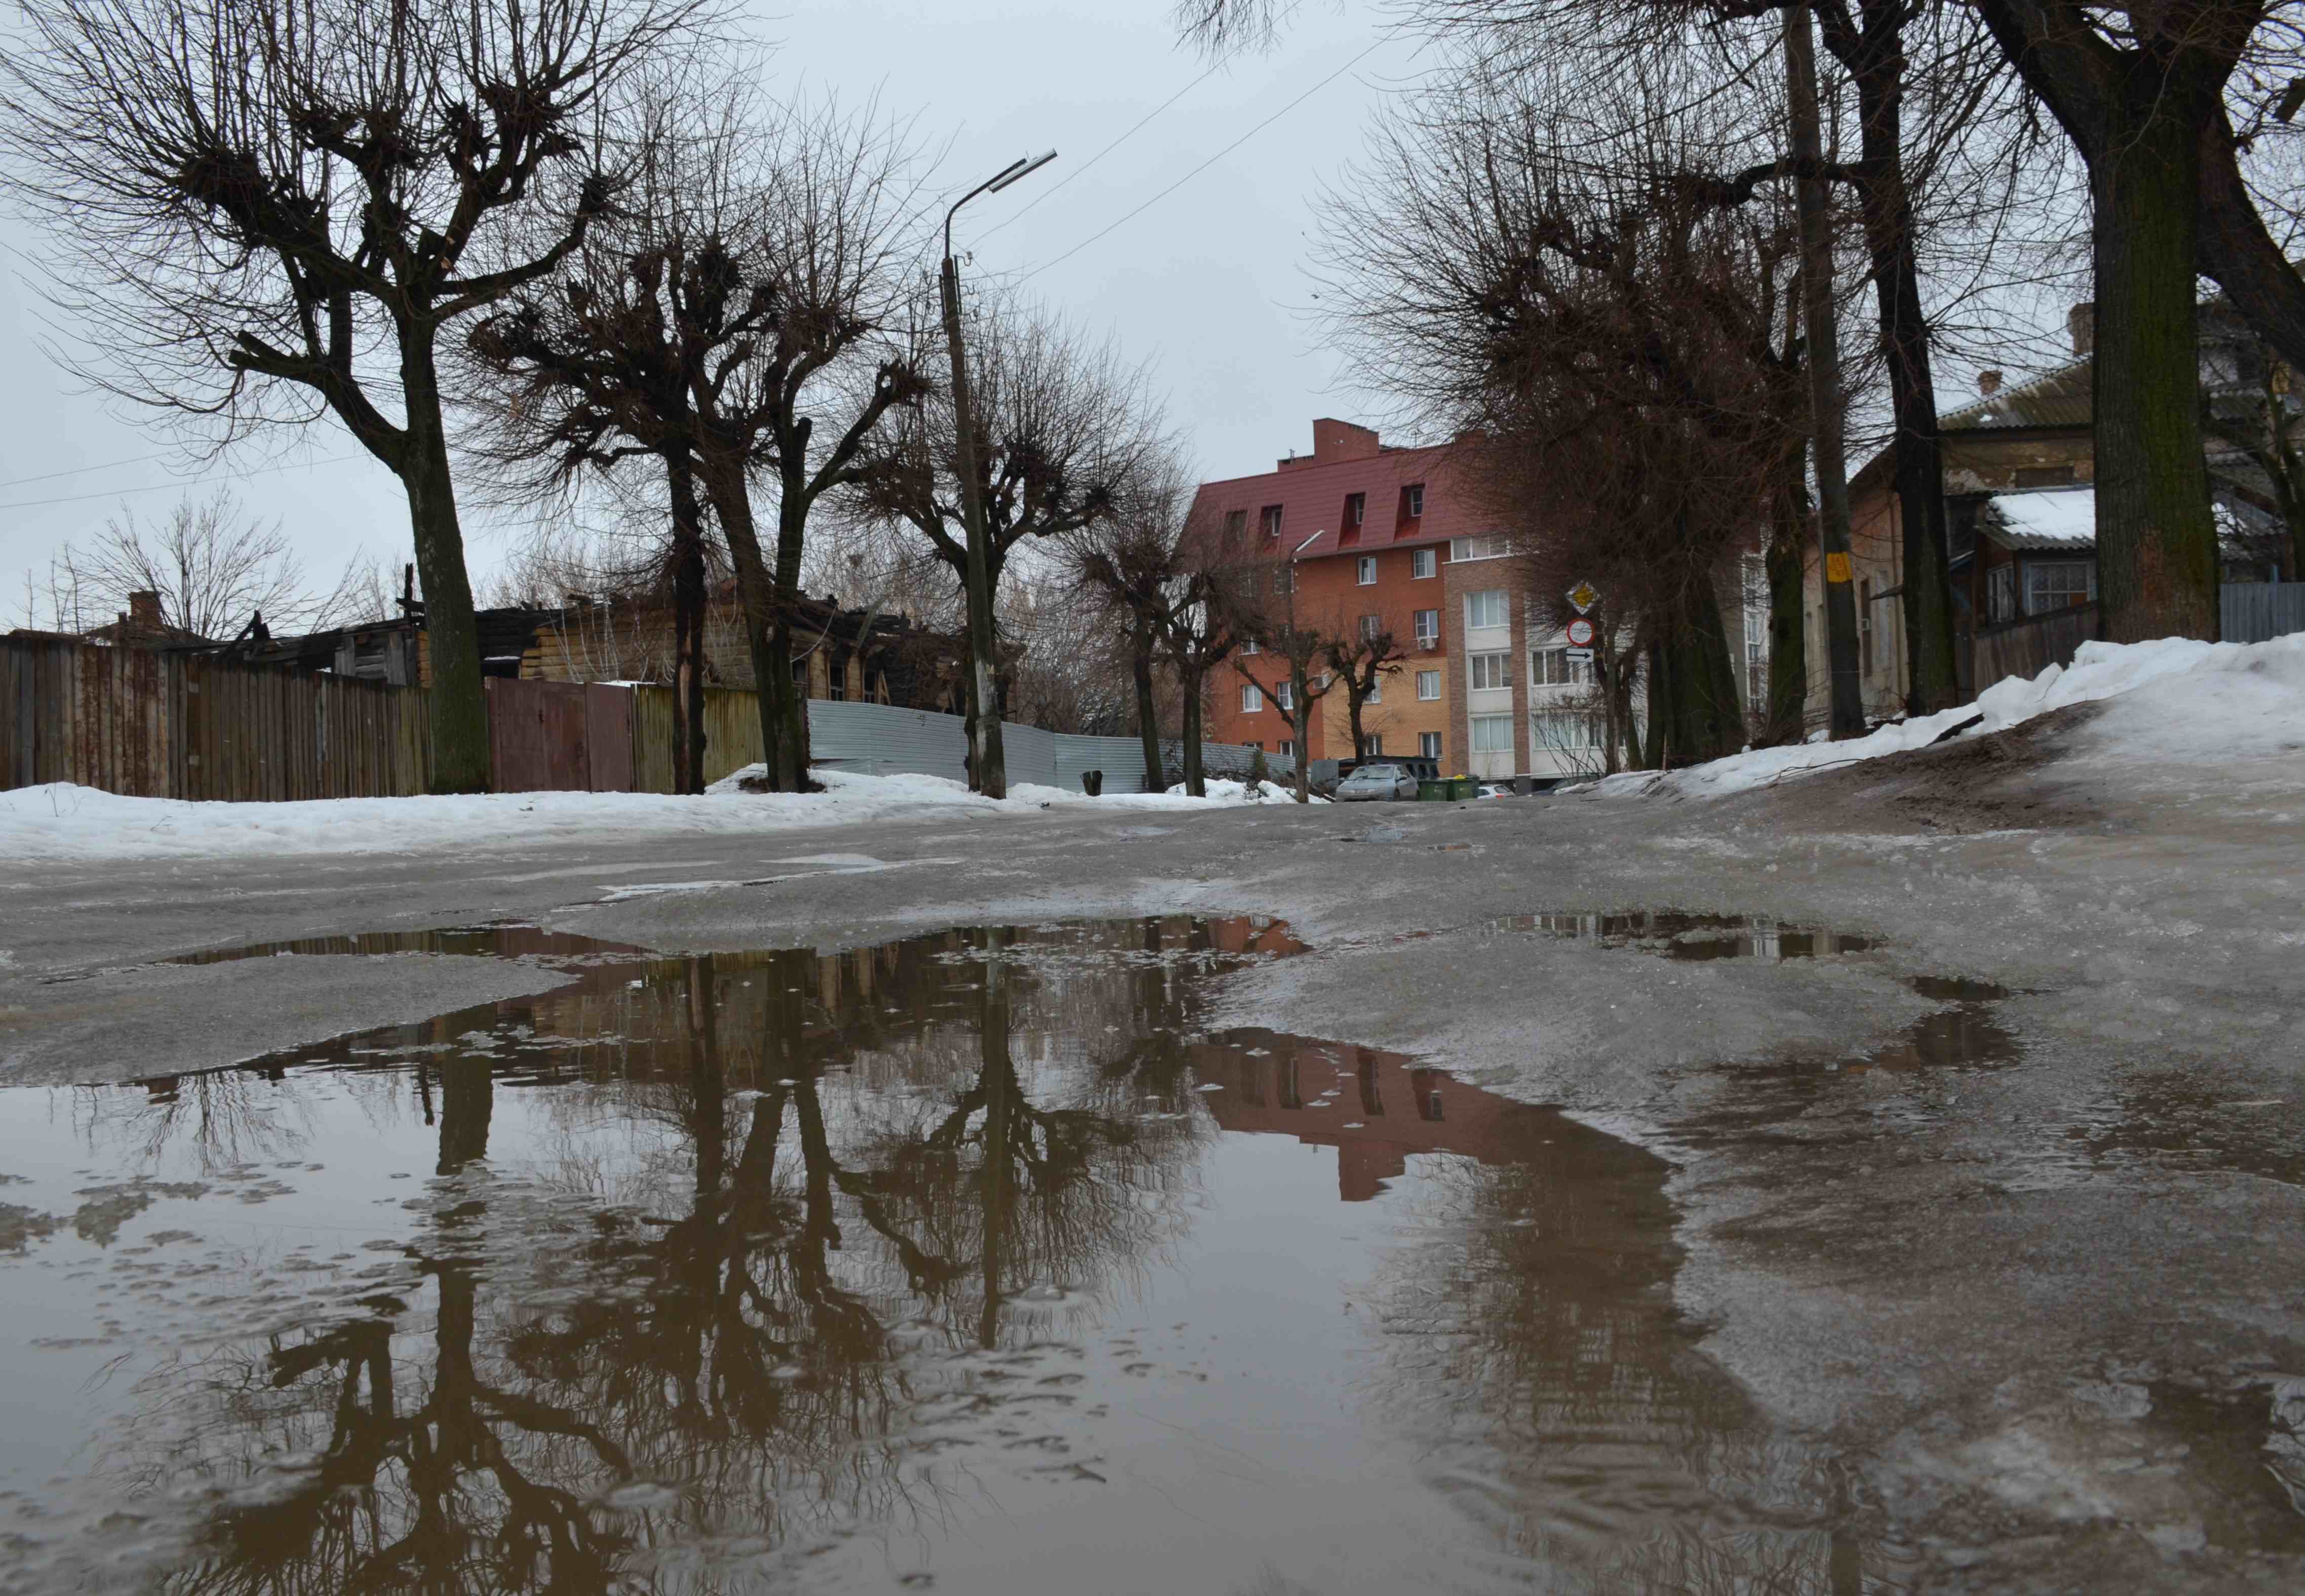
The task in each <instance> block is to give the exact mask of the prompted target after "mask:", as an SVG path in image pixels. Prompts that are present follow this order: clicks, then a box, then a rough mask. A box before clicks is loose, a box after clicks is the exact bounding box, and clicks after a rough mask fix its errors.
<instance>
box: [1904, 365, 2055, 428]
mask: <svg viewBox="0 0 2305 1596" xmlns="http://www.w3.org/2000/svg"><path fill="white" fill-rule="evenodd" d="M2088 424H2089V362H2088V361H2073V362H2072V364H2071V365H2069V366H2060V367H2058V368H2057V369H2055V370H2054V371H2048V372H2044V373H2043V374H2042V375H2041V376H2039V377H2036V378H2031V379H2030V380H2029V381H2026V382H2020V383H2012V384H2010V385H2009V386H2007V387H2004V388H2003V389H2001V390H2000V391H1999V392H1998V393H1995V394H1992V395H1988V396H1986V397H1985V398H1983V399H1979V400H1978V401H1977V402H1976V403H1973V404H1964V405H1962V406H1961V408H1960V409H1959V410H1949V411H1947V412H1944V414H1943V415H1941V416H1939V417H1938V418H1937V429H1938V430H1939V431H1942V432H1997V431H2006V430H2011V429H2023V428H2029V427H2087V426H2088Z"/></svg>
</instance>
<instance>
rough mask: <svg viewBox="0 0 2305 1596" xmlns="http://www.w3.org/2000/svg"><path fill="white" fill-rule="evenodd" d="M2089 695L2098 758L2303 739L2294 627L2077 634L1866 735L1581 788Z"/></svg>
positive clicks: (2003, 717) (2304, 690) (1819, 761)
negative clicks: (2095, 708) (2247, 632)
mask: <svg viewBox="0 0 2305 1596" xmlns="http://www.w3.org/2000/svg"><path fill="white" fill-rule="evenodd" d="M2098 699H2116V700H2120V701H2119V702H2117V703H2115V704H2114V705H2113V706H2111V707H2110V708H2109V709H2107V711H2106V713H2105V718H2104V719H2103V720H2101V721H2099V722H2098V723H2097V725H2096V726H2094V727H2092V728H2091V733H2092V735H2091V737H2090V739H2089V753H2090V755H2091V757H2093V758H2095V759H2097V760H2137V761H2148V762H2155V763H2161V762H2180V761H2195V760H2203V759H2210V760H2249V759H2262V758H2266V757H2267V756H2269V755H2272V754H2276V753H2286V752H2294V751H2298V750H2299V747H2300V745H2301V744H2305V633H2298V634H2295V635H2292V636H2289V637H2278V638H2275V639H2274V640H2273V641H2271V642H2264V643H2205V642H2199V641H2195V640H2193V639H2191V638H2182V637H2165V638H2160V639H2157V640H2156V641H2152V642H2143V643H2103V642H2089V643H2083V644H2082V645H2081V646H2080V653H2079V654H2077V655H2076V656H2075V657H2074V659H2073V663H2072V664H2071V666H2069V667H2060V666H2054V665H2053V666H2050V667H2049V668H2048V669H2046V670H2045V671H2043V672H2042V673H2041V674H2040V675H2037V676H2036V677H2034V678H2033V679H2032V680H2030V681H2027V680H2026V679H2024V678H2023V677H2021V676H2011V677H2009V678H2008V679H2006V680H2004V681H2002V682H1998V683H1995V684H1994V685H1993V686H1991V687H1988V688H1986V690H1985V692H1982V693H1980V694H1978V699H1977V701H1976V702H1975V703H1973V704H1963V705H1961V706H1960V707H1959V708H1957V709H1947V710H1944V711H1943V712H1942V713H1940V714H1936V715H1929V716H1924V717H1921V718H1920V719H1918V720H1908V721H1906V722H1904V723H1903V724H1902V725H1901V726H1884V727H1882V728H1881V729H1880V730H1879V731H1877V732H1875V733H1874V734H1871V735H1870V736H1867V737H1858V738H1852V739H1850V741H1848V742H1846V743H1800V744H1798V745H1796V746H1794V747H1790V748H1764V749H1756V750H1755V751H1752V752H1750V753H1741V754H1736V755H1733V756H1731V758H1728V759H1725V760H1714V761H1713V762H1712V763H1711V764H1707V765H1698V766H1695V767H1693V768H1690V769H1687V770H1681V771H1677V772H1675V773H1674V774H1673V775H1671V776H1670V777H1656V776H1653V775H1647V774H1643V773H1640V772H1634V773H1632V774H1629V775H1626V776H1612V777H1609V778H1608V779H1607V780H1605V781H1603V782H1600V783H1598V784H1597V785H1595V787H1594V788H1592V789H1590V790H1591V791H1592V792H1594V793H1595V794H1598V795H1601V796H1605V797H1637V796H1641V795H1644V794H1669V795H1675V796H1685V797H1720V796H1723V795H1725V794H1731V793H1742V792H1746V791H1748V790H1749V789H1751V788H1753V787H1757V786H1763V785H1766V784H1768V783H1770V782H1773V781H1776V780H1778V779H1780V778H1782V777H1793V776H1799V775H1802V774H1805V773H1807V772H1808V771H1812V770H1816V769H1821V768H1825V767H1828V766H1841V765H1846V764H1849V763H1851V762H1852V761H1855V760H1870V759H1877V758H1879V757H1880V756H1881V755H1883V754H1888V753H1901V752H1903V751H1906V750H1908V749H1914V748H1926V747H1927V746H1928V745H1929V744H1930V743H1934V742H1935V741H1936V740H1937V738H1938V737H1939V736H1940V735H1942V734H1944V733H1945V732H1948V731H1951V730H1952V728H1953V727H1954V726H1959V725H1960V724H1961V722H1963V721H1965V720H1968V719H1969V718H1970V717H1973V716H1978V715H1982V716H1983V717H1985V718H1984V720H1983V722H1982V723H1981V724H1979V725H1978V726H1974V727H1971V728H1970V729H1969V731H1966V732H1964V733H1962V734H1961V735H1962V736H1964V737H1974V736H1982V735H1984V734H1986V733H1990V732H1998V731H2004V730H2006V729H2007V728H2009V727H2011V726H2016V725H2018V724H2019V723H2020V722H2022V721H2027V720H2030V719H2032V718H2033V717H2035V716H2037V715H2046V714H2047V713H2048V712H2049V711H2050V710H2052V709H2063V708H2065V707H2066V706H2067V705H2069V704H2080V703H2088V702H2090V701H2092V700H2098Z"/></svg>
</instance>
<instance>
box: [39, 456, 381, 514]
mask: <svg viewBox="0 0 2305 1596" xmlns="http://www.w3.org/2000/svg"><path fill="white" fill-rule="evenodd" d="M358 459H361V456H360V455H358V454H330V455H327V456H325V457H323V458H321V459H319V460H291V461H287V462H285V463H282V464H279V465H259V466H258V467H257V468H255V469H254V470H253V471H232V472H229V473H227V474H225V475H224V476H221V477H191V478H188V479H184V480H178V481H174V482H153V483H149V484H147V485H146V486H144V487H142V488H109V489H106V491H104V492H102V493H73V494H66V495H64V497H60V498H44V499H19V500H17V501H16V502H14V503H13V504H6V505H0V510H37V509H40V508H42V507H43V506H45V505H80V504H86V503H87V502H88V501H89V500H90V499H108V498H126V497H129V496H130V495H132V494H138V493H162V492H166V490H168V489H170V488H198V487H200V485H201V484H202V483H204V482H245V481H246V480H248V479H249V478H251V477H266V476H270V475H272V474H273V473H274V472H276V471H306V470H309V469H310V468H311V467H313V466H316V465H341V464H342V463H344V462H345V461H347V460H358ZM89 469H90V470H94V469H96V468H94V467H92V466H91V467H90V468H89ZM27 480H30V481H37V480H38V478H28V479H27Z"/></svg>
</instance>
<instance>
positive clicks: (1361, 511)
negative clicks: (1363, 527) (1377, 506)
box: [1345, 493, 1368, 526]
mask: <svg viewBox="0 0 2305 1596" xmlns="http://www.w3.org/2000/svg"><path fill="white" fill-rule="evenodd" d="M1366 519H1368V495H1367V494H1365V493H1348V494H1347V495H1346V496H1345V524H1346V525H1347V526H1358V525H1360V523H1361V522H1364V521H1365V520H1366Z"/></svg>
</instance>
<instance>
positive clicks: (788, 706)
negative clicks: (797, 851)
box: [769, 473, 831, 793]
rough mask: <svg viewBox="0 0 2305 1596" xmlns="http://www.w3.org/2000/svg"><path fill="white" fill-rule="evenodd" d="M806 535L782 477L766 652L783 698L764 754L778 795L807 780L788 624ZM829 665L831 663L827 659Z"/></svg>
mask: <svg viewBox="0 0 2305 1596" xmlns="http://www.w3.org/2000/svg"><path fill="white" fill-rule="evenodd" d="M807 532H808V498H807V495H806V493H805V491H804V485H803V483H802V482H801V481H800V480H799V477H798V475H797V473H787V477H786V480H785V485H784V494H783V496H782V500H781V502H780V503H779V504H778V507H777V565H776V589H775V595H776V605H777V623H776V625H775V626H774V627H772V628H771V629H770V651H771V652H772V653H781V654H782V655H783V657H784V659H785V670H784V696H783V698H782V699H781V700H778V705H777V721H776V734H777V741H776V743H774V744H773V745H771V746H770V750H769V768H770V771H771V772H772V773H775V772H781V773H782V774H783V775H784V776H785V777H787V779H788V780H789V781H790V783H791V785H789V786H787V785H778V787H777V789H776V790H777V791H778V792H779V793H804V792H806V791H808V788H809V778H808V693H807V692H806V691H805V690H804V688H802V687H801V686H800V685H799V684H798V683H795V682H794V681H793V679H792V620H793V616H795V615H798V614H799V613H800V600H801V590H800V560H801V552H802V548H803V545H804V539H805V538H806V536H807ZM826 658H828V659H829V658H831V657H830V656H829V655H827V656H826Z"/></svg>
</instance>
